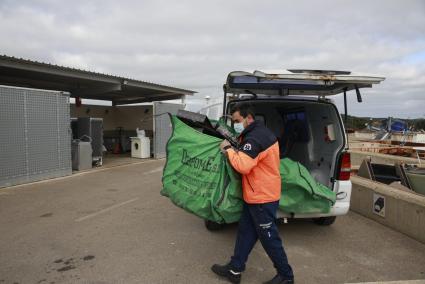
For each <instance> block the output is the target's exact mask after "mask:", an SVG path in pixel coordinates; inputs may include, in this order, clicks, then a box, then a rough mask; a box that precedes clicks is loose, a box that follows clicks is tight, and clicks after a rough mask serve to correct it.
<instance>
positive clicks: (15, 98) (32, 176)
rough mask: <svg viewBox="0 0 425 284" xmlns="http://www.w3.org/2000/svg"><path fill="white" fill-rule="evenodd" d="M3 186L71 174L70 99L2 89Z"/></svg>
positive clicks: (0, 169) (0, 160) (0, 166)
mask: <svg viewBox="0 0 425 284" xmlns="http://www.w3.org/2000/svg"><path fill="white" fill-rule="evenodd" d="M0 147H1V151H0V187H5V186H11V185H16V184H20V183H26V182H31V181H36V180H42V179H46V178H53V177H59V176H65V175H70V174H72V169H71V134H70V118H69V96H68V95H65V94H63V93H60V92H51V91H44V90H34V89H24V88H11V87H5V86H0Z"/></svg>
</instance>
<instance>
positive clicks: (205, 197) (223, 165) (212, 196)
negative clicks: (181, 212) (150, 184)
mask: <svg viewBox="0 0 425 284" xmlns="http://www.w3.org/2000/svg"><path fill="white" fill-rule="evenodd" d="M171 121H172V124H173V134H172V136H171V138H170V140H169V141H168V144H167V162H166V165H165V168H164V172H163V177H162V183H163V188H162V191H161V194H162V195H164V196H168V197H169V198H170V199H171V201H172V202H173V203H174V204H176V205H177V206H179V207H181V208H183V209H185V210H187V211H188V212H191V213H193V214H195V215H197V216H199V217H201V218H203V219H207V220H211V221H214V222H217V223H233V222H237V221H238V220H239V217H240V213H241V210H242V203H243V202H242V189H241V179H240V175H239V174H238V173H237V172H235V171H234V170H233V169H232V167H231V166H230V164H229V163H228V161H227V159H226V158H225V157H224V155H223V154H221V153H220V149H219V145H220V143H221V141H222V140H221V139H219V138H216V137H212V136H209V135H206V134H203V133H201V132H199V131H198V130H196V129H193V128H192V127H190V126H188V125H186V124H185V123H184V122H182V121H181V120H179V119H178V118H177V117H176V116H171ZM280 171H281V175H282V198H281V200H280V206H279V207H280V209H281V210H283V211H285V212H287V213H294V214H297V213H326V212H329V209H330V206H331V204H332V203H333V202H335V193H334V192H332V191H331V190H330V189H328V188H327V187H325V186H324V185H321V184H319V183H317V182H315V180H314V179H313V178H312V177H311V175H310V174H309V172H308V170H307V169H306V168H305V167H304V166H302V165H301V164H300V163H297V162H294V161H292V160H290V159H283V160H281V166H280Z"/></svg>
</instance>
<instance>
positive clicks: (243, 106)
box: [230, 103, 255, 119]
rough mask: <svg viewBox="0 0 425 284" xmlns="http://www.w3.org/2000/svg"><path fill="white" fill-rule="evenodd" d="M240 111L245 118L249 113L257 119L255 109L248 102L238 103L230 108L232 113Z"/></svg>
mask: <svg viewBox="0 0 425 284" xmlns="http://www.w3.org/2000/svg"><path fill="white" fill-rule="evenodd" d="M237 111H238V112H239V113H240V114H241V116H242V117H243V118H246V117H247V116H248V115H249V114H250V115H251V116H252V118H253V119H255V114H254V111H253V109H252V108H251V107H250V106H249V105H248V104H241V103H237V104H235V105H234V106H232V108H231V109H230V115H232V114H234V113H235V112H237Z"/></svg>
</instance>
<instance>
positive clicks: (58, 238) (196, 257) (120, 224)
mask: <svg viewBox="0 0 425 284" xmlns="http://www.w3.org/2000/svg"><path fill="white" fill-rule="evenodd" d="M162 165H163V162H162V161H150V162H145V163H142V164H133V165H128V166H120V167H115V168H112V169H106V170H101V171H97V172H90V173H84V174H80V175H76V176H73V177H70V178H64V179H58V180H53V181H49V182H41V183H36V184H32V185H25V186H18V187H13V188H6V189H0V284H2V283H20V284H21V283H99V284H100V283H224V282H222V281H221V280H218V279H217V278H216V277H215V275H213V274H212V272H210V266H211V265H212V264H213V263H216V262H224V261H226V260H227V258H228V257H229V255H230V254H231V252H232V248H233V242H234V238H235V232H236V226H228V227H227V228H225V229H224V230H222V231H220V232H216V233H211V232H208V231H207V230H206V229H205V228H204V226H203V222H202V221H201V220H200V219H198V218H197V217H195V216H192V215H190V214H188V213H186V212H184V211H183V210H181V209H179V208H176V207H175V206H174V205H172V204H171V202H170V201H169V200H168V199H167V198H165V197H162V196H160V195H159V191H160V188H161V182H160V177H161V167H162ZM280 230H281V233H282V235H283V237H284V243H285V246H286V249H287V253H288V255H289V259H290V262H291V263H292V265H293V268H294V270H295V275H296V279H297V283H346V282H352V283H353V282H373V281H390V280H409V279H424V278H425V245H424V244H421V243H419V242H417V241H415V240H412V239H410V238H408V237H406V236H404V235H402V234H400V233H398V232H395V231H392V230H391V229H388V228H386V227H384V226H382V225H380V224H377V223H375V222H373V221H370V220H368V219H365V218H363V217H361V216H359V215H357V214H354V213H350V214H349V215H347V216H345V217H341V218H339V219H337V221H336V223H335V224H334V225H332V226H331V227H320V226H317V225H314V224H312V223H311V222H308V221H297V222H293V223H290V224H287V225H281V226H280ZM273 275H274V271H273V268H272V265H271V262H270V261H269V260H268V258H267V256H266V255H265V253H264V251H263V250H262V248H261V246H260V245H258V246H257V247H256V248H255V249H254V251H253V252H252V254H251V257H250V260H249V262H248V267H247V271H246V272H245V274H244V275H243V283H261V282H262V281H264V280H267V279H268V278H270V277H272V276H273Z"/></svg>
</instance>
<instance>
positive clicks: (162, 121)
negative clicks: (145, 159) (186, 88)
mask: <svg viewBox="0 0 425 284" xmlns="http://www.w3.org/2000/svg"><path fill="white" fill-rule="evenodd" d="M179 109H184V105H182V104H171V103H163V102H154V104H153V116H154V120H153V121H154V124H153V131H154V133H153V142H154V144H153V155H154V158H155V159H160V158H165V157H166V149H165V147H166V145H167V142H168V139H169V138H170V136H171V132H172V126H171V121H170V118H169V116H168V115H167V113H171V114H177V112H178V111H179Z"/></svg>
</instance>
